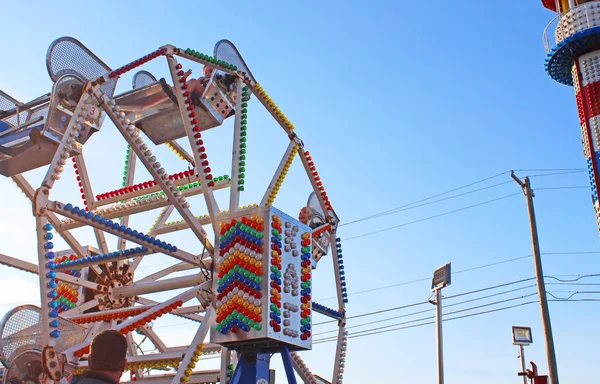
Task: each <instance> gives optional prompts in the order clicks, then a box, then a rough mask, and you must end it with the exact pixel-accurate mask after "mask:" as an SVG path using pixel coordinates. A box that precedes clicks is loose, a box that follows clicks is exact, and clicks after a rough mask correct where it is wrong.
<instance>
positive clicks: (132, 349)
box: [125, 333, 144, 379]
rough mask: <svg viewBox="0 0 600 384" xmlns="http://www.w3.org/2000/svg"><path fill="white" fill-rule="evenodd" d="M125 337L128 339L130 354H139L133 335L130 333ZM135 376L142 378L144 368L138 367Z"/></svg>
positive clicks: (132, 355)
mask: <svg viewBox="0 0 600 384" xmlns="http://www.w3.org/2000/svg"><path fill="white" fill-rule="evenodd" d="M125 338H126V339H127V352H129V356H131V357H136V356H137V355H138V351H137V346H136V344H135V341H134V340H133V335H132V334H131V333H128V334H127V335H125ZM135 377H136V379H141V378H142V377H144V371H143V370H142V369H136V370H135Z"/></svg>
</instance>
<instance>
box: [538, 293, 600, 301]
mask: <svg viewBox="0 0 600 384" xmlns="http://www.w3.org/2000/svg"><path fill="white" fill-rule="evenodd" d="M567 292H573V291H567ZM546 293H547V294H549V295H550V296H552V297H554V298H555V299H556V300H569V299H571V297H573V296H575V295H585V294H592V293H600V291H575V292H573V294H571V295H569V296H568V297H558V296H554V294H552V293H551V292H546Z"/></svg>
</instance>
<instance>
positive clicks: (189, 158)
mask: <svg viewBox="0 0 600 384" xmlns="http://www.w3.org/2000/svg"><path fill="white" fill-rule="evenodd" d="M167 143H168V144H169V145H170V146H171V148H172V149H173V151H174V152H176V153H177V154H178V155H180V156H181V157H183V158H184V159H186V160H187V161H188V163H190V164H191V165H192V166H193V167H195V166H196V163H195V162H194V157H193V156H192V155H190V154H189V153H188V152H187V151H186V150H185V149H183V147H182V146H181V145H180V144H179V143H178V142H177V141H175V140H173V141H169V142H167Z"/></svg>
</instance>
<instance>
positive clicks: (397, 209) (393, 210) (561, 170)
mask: <svg viewBox="0 0 600 384" xmlns="http://www.w3.org/2000/svg"><path fill="white" fill-rule="evenodd" d="M513 171H515V172H546V171H550V172H553V171H558V172H555V173H545V174H537V175H531V176H529V177H542V176H557V175H565V174H571V173H578V172H584V171H586V170H585V169H583V168H552V169H547V170H545V169H516V170H513ZM510 172H511V171H504V172H500V173H497V174H495V175H491V176H488V177H485V178H483V179H480V180H477V181H474V182H471V183H468V184H464V185H461V186H459V187H456V188H452V189H449V190H447V191H444V192H441V193H438V194H435V195H432V196H429V197H425V198H423V199H419V200H416V201H413V202H411V203H407V204H404V205H401V206H398V207H395V208H391V209H388V210H385V211H382V212H378V213H375V214H372V215H369V216H365V217H362V218H359V219H356V220H352V221H349V222H346V223H342V224H340V225H339V227H343V226H346V225H351V224H355V223H359V222H362V221H365V220H370V219H374V218H377V217H381V216H386V215H389V214H392V213H396V212H401V211H404V210H407V209H412V208H417V207H421V206H424V205H428V204H433V203H436V202H440V201H444V200H448V199H453V198H456V197H461V196H464V195H468V194H471V193H475V192H479V191H482V190H485V189H490V188H494V187H498V186H501V185H504V184H509V183H512V180H509V181H505V182H502V183H498V184H494V185H491V186H487V187H483V188H480V189H475V190H472V191H468V192H464V193H461V194H458V195H454V196H450V197H445V198H443V199H438V200H435V201H432V202H428V203H425V204H421V205H418V206H415V205H416V204H419V203H423V202H426V201H428V200H431V199H435V198H436V197H440V196H444V195H447V194H449V193H452V192H456V191H459V190H461V189H464V188H468V187H471V186H473V185H477V184H480V183H483V182H485V181H488V180H491V179H494V178H497V177H500V176H502V175H506V174H508V173H510Z"/></svg>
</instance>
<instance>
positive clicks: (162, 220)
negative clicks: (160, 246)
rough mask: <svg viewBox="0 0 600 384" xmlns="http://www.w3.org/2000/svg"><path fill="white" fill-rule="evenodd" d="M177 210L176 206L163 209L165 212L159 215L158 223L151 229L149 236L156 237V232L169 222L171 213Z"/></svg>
mask: <svg viewBox="0 0 600 384" xmlns="http://www.w3.org/2000/svg"><path fill="white" fill-rule="evenodd" d="M174 209H175V207H174V206H172V205H168V206H166V207H165V208H163V210H162V211H161V212H160V214H159V215H158V217H157V218H156V221H155V222H154V225H153V226H152V228H151V229H150V231H148V234H149V235H150V236H154V235H156V234H157V233H156V231H157V230H158V229H160V228H162V227H163V226H164V225H165V223H166V222H167V220H169V217H170V216H171V213H173V210H174Z"/></svg>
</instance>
